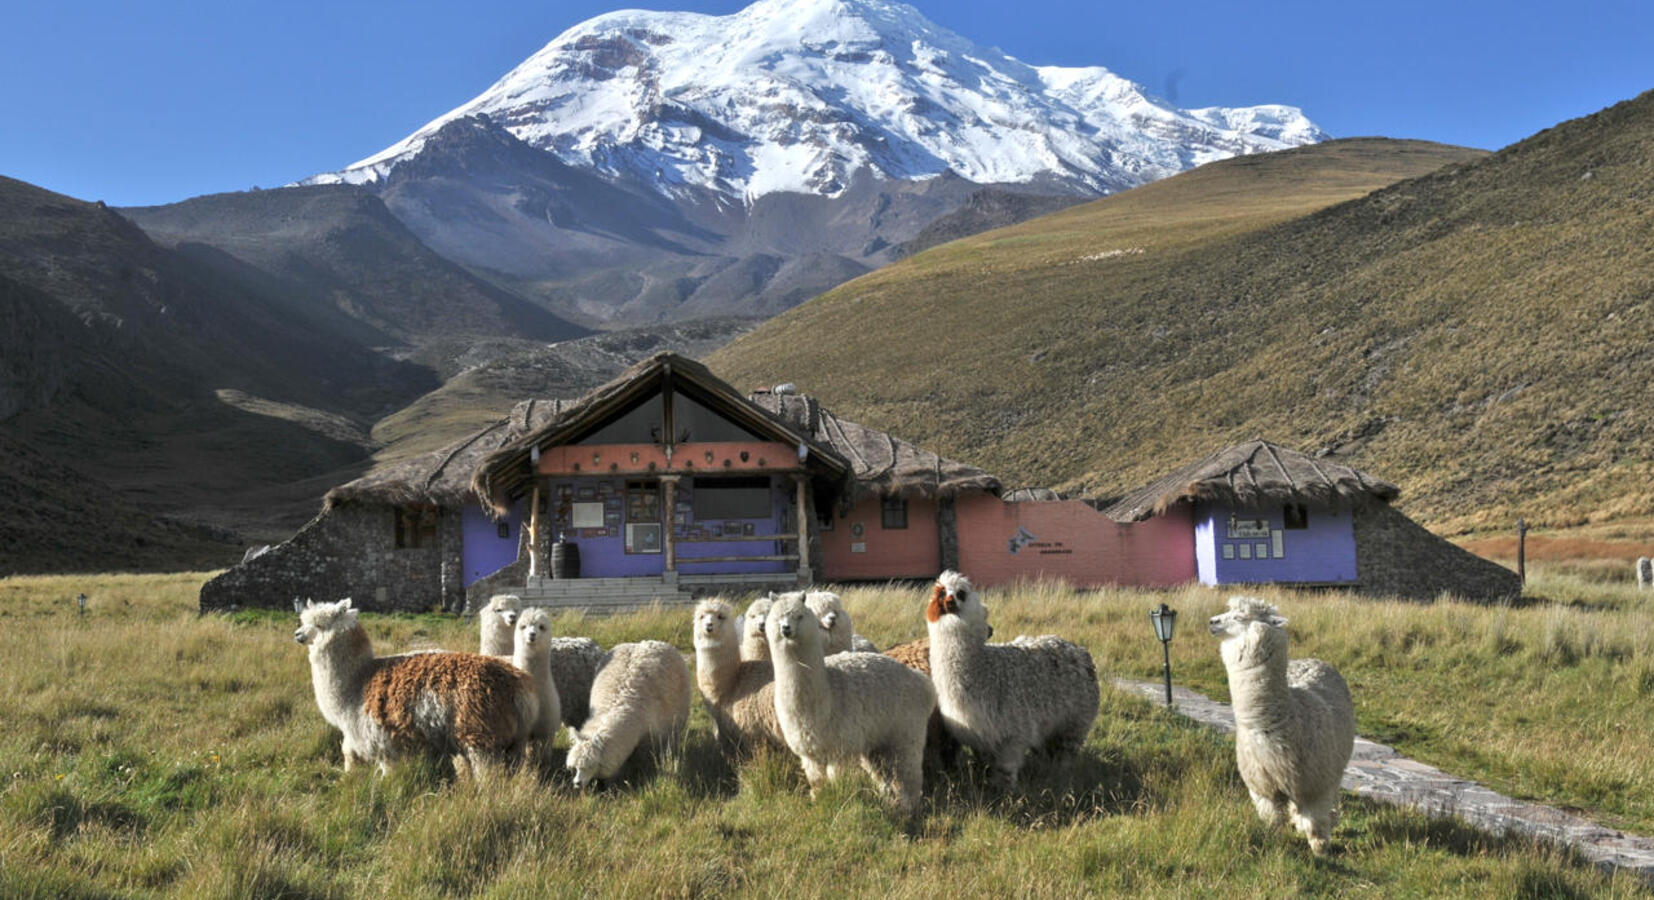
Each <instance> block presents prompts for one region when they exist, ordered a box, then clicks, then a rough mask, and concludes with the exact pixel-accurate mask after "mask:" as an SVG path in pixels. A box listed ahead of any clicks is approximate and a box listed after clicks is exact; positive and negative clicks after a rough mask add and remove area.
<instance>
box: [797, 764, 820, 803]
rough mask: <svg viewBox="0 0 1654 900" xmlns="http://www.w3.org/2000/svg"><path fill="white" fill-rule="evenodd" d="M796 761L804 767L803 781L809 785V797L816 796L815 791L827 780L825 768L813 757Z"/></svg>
mask: <svg viewBox="0 0 1654 900" xmlns="http://www.w3.org/2000/svg"><path fill="white" fill-rule="evenodd" d="M798 761H799V762H800V763H801V764H803V766H804V780H805V781H808V782H809V783H810V797H811V798H812V799H813V798H814V797H815V795H816V789H817V788H819V787H821V785H822V784H823V783H824V782H825V781H826V780H827V768H826V767H825V766H823V765H822V764H821V763H820V762H819V761H817V760H816V758H815V757H813V756H800V757H799V758H798Z"/></svg>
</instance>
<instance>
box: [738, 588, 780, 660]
mask: <svg viewBox="0 0 1654 900" xmlns="http://www.w3.org/2000/svg"><path fill="white" fill-rule="evenodd" d="M774 603H775V596H774V595H773V594H766V595H764V596H762V597H759V598H758V599H757V600H754V601H752V605H751V606H749V607H747V614H746V616H745V617H744V619H745V621H743V622H742V631H741V646H742V647H743V648H751V650H752V653H751V654H750V655H749V654H747V653H743V654H741V656H742V658H743V659H749V658H750V659H768V658H769V650H770V647H769V643H768V640H767V639H766V638H765V637H764V620H766V619H768V618H769V615H770V607H771V606H772V605H774Z"/></svg>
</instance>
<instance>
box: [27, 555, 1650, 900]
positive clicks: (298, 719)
mask: <svg viewBox="0 0 1654 900" xmlns="http://www.w3.org/2000/svg"><path fill="white" fill-rule="evenodd" d="M202 578H203V576H201V575H199V574H180V575H169V576H85V577H38V578H35V577H30V578H11V579H5V580H0V673H3V678H0V683H3V684H5V685H6V686H7V690H6V691H5V692H4V693H3V694H0V722H4V723H5V728H4V729H0V761H3V771H0V778H3V779H4V783H3V787H0V896H5V897H126V896H157V895H167V896H174V895H177V896H191V897H359V896H377V895H399V896H415V897H424V896H487V897H518V896H522V897H538V896H563V895H573V894H590V895H619V896H661V895H666V896H709V895H728V894H762V895H787V896H842V895H869V894H875V893H877V894H880V895H884V896H889V897H919V896H923V897H933V896H937V895H953V896H1004V895H1021V896H1065V897H1066V896H1076V895H1086V894H1090V895H1132V896H1212V895H1227V896H1272V897H1274V896H1308V895H1325V894H1334V893H1336V894H1341V895H1352V896H1383V897H1392V896H1417V897H1424V896H1432V897H1433V896H1441V895H1457V896H1487V897H1514V896H1530V897H1556V896H1564V897H1565V896H1631V895H1638V896H1640V895H1644V894H1645V893H1646V892H1647V889H1646V887H1645V886H1643V885H1641V884H1640V883H1638V882H1636V881H1634V880H1632V879H1630V878H1628V877H1625V876H1621V877H1619V878H1609V877H1607V876H1605V875H1603V874H1601V873H1599V872H1597V871H1596V870H1594V869H1592V868H1590V867H1588V866H1583V865H1580V864H1579V863H1577V862H1576V861H1574V860H1573V859H1571V858H1570V857H1569V856H1568V855H1567V854H1565V853H1561V852H1558V851H1556V850H1554V849H1551V848H1549V847H1546V846H1542V845H1534V844H1531V843H1529V842H1525V841H1507V840H1496V839H1493V838H1489V837H1485V836H1483V835H1481V834H1479V833H1477V832H1475V831H1473V830H1471V829H1469V828H1468V827H1465V826H1463V825H1460V824H1457V823H1454V822H1451V821H1430V820H1427V819H1425V818H1423V817H1421V816H1418V815H1414V814H1411V813H1405V812H1401V811H1398V810H1394V809H1390V808H1386V807H1380V806H1376V805H1372V804H1368V803H1365V802H1361V801H1357V800H1354V799H1353V798H1346V801H1345V807H1344V810H1345V812H1344V818H1343V822H1342V823H1341V824H1340V826H1339V828H1338V830H1337V831H1336V832H1335V833H1334V841H1335V844H1336V850H1335V852H1334V853H1333V854H1332V855H1330V856H1329V857H1327V858H1324V859H1316V858H1314V857H1312V856H1310V855H1309V853H1308V850H1307V848H1306V847H1305V845H1304V842H1303V841H1302V840H1301V839H1298V838H1296V837H1295V836H1292V835H1288V834H1286V833H1283V832H1276V831H1271V830H1270V829H1268V828H1266V827H1264V826H1263V825H1262V824H1261V823H1259V822H1258V821H1257V820H1256V818H1255V816H1254V815H1253V813H1252V810H1251V807H1250V804H1249V803H1247V801H1246V800H1245V792H1244V789H1243V788H1242V786H1241V784H1240V782H1239V778H1238V775H1237V774H1236V772H1235V768H1234V760H1233V745H1232V743H1231V742H1230V740H1229V739H1227V738H1225V737H1222V736H1220V735H1216V734H1214V733H1212V732H1209V731H1207V730H1205V729H1202V728H1200V727H1198V726H1195V725H1192V724H1190V723H1187V722H1185V721H1184V720H1182V719H1181V718H1179V717H1176V716H1174V715H1171V714H1168V713H1166V712H1164V711H1163V710H1161V709H1159V708H1158V707H1157V706H1155V705H1154V704H1151V703H1148V702H1145V701H1142V700H1139V699H1136V698H1133V697H1128V696H1126V695H1124V694H1121V693H1118V692H1115V691H1113V690H1111V689H1108V688H1105V689H1104V693H1103V708H1102V711H1101V714H1100V716H1099V718H1098V721H1097V725H1096V727H1095V729H1094V730H1093V732H1092V735H1091V738H1090V741H1089V743H1088V746H1087V750H1086V753H1085V754H1084V756H1083V757H1082V759H1081V760H1080V761H1079V762H1078V763H1077V764H1076V765H1074V766H1072V767H1069V768H1062V769H1058V770H1049V769H1047V770H1044V771H1041V770H1035V771H1033V772H1032V773H1031V777H1030V779H1029V781H1028V782H1027V790H1026V792H1025V793H1024V794H1023V795H1021V796H1017V797H1012V798H995V797H991V796H986V795H984V793H983V791H982V790H981V789H980V788H979V787H978V786H977V785H976V784H975V783H973V781H972V780H971V779H970V778H969V777H968V776H964V775H961V776H959V777H958V778H956V779H954V780H939V781H937V782H934V783H931V784H928V785H927V786H926V795H927V808H928V815H927V817H926V819H925V821H924V824H923V825H922V826H921V827H920V829H919V830H918V831H917V833H914V834H905V833H904V832H903V830H902V829H901V828H900V827H899V826H898V825H897V824H896V823H895V822H893V821H892V820H891V819H890V818H889V817H888V816H887V815H886V814H885V812H884V811H883V809H882V807H881V806H880V804H879V803H878V802H877V800H876V799H875V798H874V796H873V792H872V788H871V786H870V785H869V784H868V783H866V782H863V781H851V782H847V783H843V784H839V785H835V786H834V787H833V788H832V789H831V790H828V791H826V792H824V795H823V796H821V797H819V798H817V799H816V800H815V801H813V802H812V801H811V800H810V798H809V796H808V793H807V791H806V790H805V788H804V785H803V780H802V777H801V776H800V775H799V774H798V773H797V771H796V766H795V765H794V764H792V762H791V760H790V759H788V758H785V757H783V756H780V755H776V756H769V757H762V758H759V759H757V760H754V761H752V762H750V763H748V764H746V765H745V766H743V767H742V768H741V769H740V770H739V771H731V770H730V769H728V768H727V767H725V765H724V764H723V763H722V761H721V760H720V759H719V758H718V756H717V753H716V750H715V747H714V744H713V741H712V737H711V734H710V730H709V725H708V721H707V718H706V716H705V714H704V712H703V711H702V710H701V709H700V707H699V704H698V703H697V706H696V712H695V716H694V719H693V720H692V724H691V731H690V736H689V740H688V742H687V745H686V748H685V750H684V752H683V754H682V756H681V757H680V758H679V759H677V760H675V761H669V762H668V763H666V764H665V765H664V766H663V767H662V769H661V771H659V772H658V773H657V774H656V777H655V778H654V779H652V780H649V781H647V782H645V783H642V784H640V785H637V786H620V787H616V788H613V789H610V790H607V791H604V792H601V793H598V794H595V795H584V796H582V795H577V794H575V793H573V792H572V791H571V790H570V788H569V787H568V784H567V780H566V778H564V777H563V776H562V774H561V773H559V772H555V771H544V772H525V773H520V774H519V775H518V776H516V777H515V778H514V779H513V780H511V781H510V782H509V783H507V784H504V785H500V786H496V787H495V788H494V789H492V790H490V791H488V792H486V793H481V792H479V791H478V790H477V788H476V787H475V786H474V785H473V784H471V783H469V782H465V781H458V782H456V781H454V780H453V779H452V778H451V777H450V776H449V775H448V774H447V773H445V772H444V771H443V770H442V768H441V767H440V766H435V765H431V766H418V765H414V766H406V767H404V768H402V769H401V770H399V771H397V772H396V773H394V774H393V775H392V777H390V778H387V779H382V778H380V777H378V776H377V775H375V774H373V773H371V772H369V771H357V772H352V773H351V774H349V775H346V774H345V773H344V772H343V771H342V770H341V768H340V760H339V745H338V738H337V734H336V732H334V731H333V730H332V729H331V728H330V727H328V726H327V725H326V724H325V723H324V722H323V721H322V719H321V716H320V715H319V713H318V712H317V711H316V708H315V704H314V700H313V699H312V696H311V690H310V677H309V671H308V665H307V661H306V657H305V651H304V649H303V648H302V647H300V646H298V645H297V644H295V643H294V642H293V640H292V630H293V627H294V625H295V622H296V617H294V616H292V615H291V614H284V613H269V612H244V613H239V614H234V615H228V616H217V615H214V616H198V615H196V614H195V612H194V602H195V592H196V590H197V589H198V587H199V585H200V583H201V581H202ZM82 591H84V592H85V593H87V594H88V595H89V597H90V598H91V602H90V604H89V611H88V613H87V614H86V615H85V616H84V617H82V616H80V615H78V614H77V613H76V611H75V607H74V603H73V600H72V598H73V597H74V595H75V594H76V593H79V592H82ZM1531 593H1532V594H1533V595H1535V596H1544V597H1547V598H1549V599H1548V601H1547V602H1541V603H1535V604H1531V605H1527V606H1518V607H1514V608H1513V607H1492V608H1489V607H1478V606H1470V605H1464V604H1458V603H1450V602H1444V603H1440V604H1436V605H1432V606H1416V605H1408V604H1396V603H1378V602H1371V601H1362V600H1356V599H1353V598H1350V597H1347V596H1344V595H1340V594H1318V595H1297V594H1290V593H1279V594H1276V593H1273V592H1272V593H1271V596H1273V597H1275V599H1276V600H1277V601H1278V602H1279V603H1280V605H1281V607H1282V609H1283V612H1284V613H1285V614H1286V615H1288V616H1289V617H1291V619H1292V624H1291V626H1290V630H1291V631H1292V634H1293V638H1294V643H1295V649H1294V654H1295V655H1314V656H1320V657H1321V658H1324V659H1327V660H1329V661H1332V662H1334V663H1335V664H1337V665H1338V666H1339V667H1340V668H1341V669H1342V670H1343V672H1344V674H1345V676H1346V677H1347V678H1348V679H1349V681H1350V683H1351V686H1352V688H1353V690H1354V691H1355V694H1356V699H1357V707H1358V711H1359V717H1360V728H1361V731H1362V733H1363V734H1367V735H1369V736H1372V737H1375V738H1378V739H1381V740H1386V741H1389V742H1392V743H1394V744H1395V745H1396V746H1397V747H1399V748H1400V749H1401V750H1402V751H1403V752H1405V753H1408V754H1409V755H1412V756H1414V757H1416V758H1419V759H1421V760H1424V761H1426V762H1430V763H1432V764H1435V765H1438V766H1441V767H1442V768H1445V769H1447V770H1449V771H1452V772H1455V773H1456V774H1461V775H1465V776H1468V777H1472V778H1476V779H1479V780H1483V781H1485V782H1487V783H1489V784H1491V785H1492V786H1494V787H1496V788H1498V789H1500V790H1503V791H1506V792H1508V793H1512V794H1515V795H1518V796H1524V797H1533V798H1538V799H1541V800H1544V801H1546V802H1551V803H1557V804H1564V805H1569V806H1576V807H1579V808H1582V809H1585V810H1587V811H1588V812H1589V813H1590V814H1592V815H1595V816H1597V817H1599V818H1601V819H1602V820H1603V821H1605V822H1609V823H1612V824H1616V825H1620V826H1622V827H1625V828H1628V829H1631V830H1636V831H1641V832H1643V833H1650V832H1654V757H1651V754H1649V753H1648V749H1649V739H1648V735H1647V732H1646V722H1647V715H1646V710H1647V708H1648V703H1649V701H1650V696H1651V695H1654V652H1651V650H1654V648H1651V646H1650V644H1651V641H1654V626H1651V625H1650V620H1649V608H1650V604H1649V602H1648V601H1646V600H1643V599H1641V598H1639V597H1638V596H1637V595H1636V593H1635V592H1634V591H1632V590H1629V589H1627V588H1625V587H1624V586H1619V585H1601V584H1596V583H1593V582H1590V581H1588V580H1584V579H1580V578H1577V577H1574V576H1571V575H1568V576H1563V575H1558V576H1555V577H1551V578H1547V577H1544V576H1543V575H1542V574H1541V576H1539V577H1536V578H1535V580H1534V583H1533V589H1532V591H1531ZM1224 596H1226V595H1225V594H1223V593H1220V592H1216V591H1210V590H1206V589H1191V590H1187V591H1181V592H1176V593H1172V594H1170V595H1167V594H1159V593H1147V592H1131V591H1103V592H1084V593H1077V592H1074V591H1071V590H1068V589H1065V588H1062V587H1060V586H1055V585H1030V586H1026V587H1023V588H1020V589H1017V590H1012V591H993V592H990V593H989V595H988V597H987V600H988V602H989V604H990V607H991V609H992V620H993V621H994V622H995V623H996V628H997V629H998V631H999V633H1000V634H1001V635H1002V636H1004V637H1006V638H1008V637H1010V636H1012V635H1015V634H1017V633H1018V632H1028V633H1038V632H1044V631H1055V632H1060V633H1062V634H1064V635H1066V636H1068V637H1070V638H1073V639H1075V640H1079V641H1081V642H1083V643H1085V644H1086V645H1087V646H1088V647H1089V648H1090V649H1091V651H1092V653H1093V654H1094V656H1095V657H1096V659H1097V662H1098V668H1099V670H1100V671H1101V672H1103V673H1105V674H1108V675H1124V676H1128V677H1139V678H1153V677H1157V675H1158V672H1159V654H1160V649H1159V647H1158V645H1157V642H1156V641H1154V639H1153V637H1152V634H1151V631H1150V628H1149V625H1148V621H1147V615H1146V611H1147V609H1148V608H1149V607H1150V606H1151V605H1153V604H1156V603H1159V602H1160V601H1161V600H1165V601H1167V602H1169V603H1170V604H1171V605H1173V606H1174V607H1176V608H1177V609H1179V610H1180V611H1181V613H1182V623H1181V625H1180V629H1179V631H1180V634H1179V635H1178V637H1177V639H1176V640H1175V641H1174V642H1173V644H1172V651H1173V666H1174V671H1175V674H1176V677H1177V680H1178V682H1179V683H1181V684H1185V685H1188V686H1191V687H1194V688H1196V689H1199V690H1202V691H1204V692H1207V693H1208V694H1211V695H1213V696H1214V697H1217V698H1219V699H1222V698H1224V697H1225V696H1226V690H1225V685H1224V674H1223V670H1222V666H1221V663H1220V662H1219V660H1218V657H1217V649H1216V646H1215V643H1214V641H1213V639H1212V638H1211V637H1210V636H1208V635H1207V634H1206V633H1205V629H1204V627H1203V626H1204V620H1205V618H1206V617H1207V616H1209V615H1211V614H1212V613H1214V612H1216V611H1217V610H1218V609H1219V608H1220V607H1221V605H1222V602H1223V598H1224ZM845 600H846V603H847V605H848V606H849V608H850V610H851V611H852V613H853V614H854V615H855V616H856V623H857V630H858V631H861V632H862V633H864V634H867V635H868V636H870V637H872V638H873V639H874V640H875V641H877V642H878V643H879V644H880V645H881V646H884V645H888V644H890V643H893V642H896V641H899V640H904V639H907V638H910V637H916V636H918V635H919V634H920V633H921V632H922V621H921V618H920V615H919V608H920V602H921V595H920V593H919V592H918V591H916V590H914V589H912V588H879V589H870V588H854V589H850V590H847V591H846V592H845ZM364 618H365V621H366V624H367V627H368V629H369V631H370V632H371V633H372V635H373V637H374V640H375V642H376V644H377V646H378V648H379V650H380V652H392V651H397V650H405V649H410V648H415V647H424V646H439V647H449V648H455V649H471V648H473V647H474V646H475V633H474V631H473V628H474V625H473V624H471V623H466V622H459V621H455V620H452V619H448V618H445V617H441V616H373V615H369V616H365V617H364ZM688 618H689V617H688V613H687V611H685V610H674V611H656V612H645V613H640V614H637V615H632V616H624V617H616V618H609V619H590V620H585V619H581V618H579V617H577V616H573V615H566V616H564V617H562V618H561V619H560V620H559V622H558V626H559V631H560V632H565V633H586V634H590V635H592V636H593V637H595V638H597V639H598V640H599V641H601V642H602V643H604V644H605V645H609V644H612V643H615V642H618V641H623V640H632V639H637V638H642V637H657V638H662V639H666V640H670V641H672V642H673V643H675V644H677V645H678V646H679V647H682V648H684V649H687V648H688V639H689V628H688ZM558 756H560V753H557V754H554V758H555V757H558Z"/></svg>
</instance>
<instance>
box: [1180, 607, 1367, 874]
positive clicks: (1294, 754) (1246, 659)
mask: <svg viewBox="0 0 1654 900" xmlns="http://www.w3.org/2000/svg"><path fill="white" fill-rule="evenodd" d="M1210 628H1211V631H1212V634H1213V635H1215V636H1216V637H1217V638H1218V639H1219V640H1221V641H1222V643H1221V644H1219V645H1218V646H1219V650H1220V652H1221V653H1222V655H1223V664H1224V666H1225V667H1226V668H1227V669H1228V670H1229V696H1230V699H1231V700H1232V701H1233V703H1234V707H1235V759H1236V762H1237V763H1239V765H1240V774H1241V780H1242V781H1244V782H1246V789H1247V791H1248V792H1250V793H1251V795H1252V804H1253V805H1254V806H1256V807H1257V809H1258V815H1259V816H1260V817H1262V818H1263V820H1264V821H1266V822H1269V823H1271V824H1279V823H1280V822H1282V821H1283V820H1286V819H1290V820H1291V821H1292V824H1293V827H1295V828H1297V829H1298V831H1299V832H1301V833H1302V834H1303V835H1304V836H1305V837H1307V838H1309V848H1310V850H1311V851H1313V852H1315V853H1316V854H1321V853H1325V852H1326V850H1327V844H1328V840H1329V838H1330V837H1331V835H1332V828H1333V826H1334V825H1336V824H1337V823H1338V796H1339V794H1338V790H1339V782H1340V781H1342V780H1343V777H1344V767H1345V766H1346V765H1348V764H1349V761H1350V751H1351V750H1352V749H1353V748H1354V746H1355V706H1354V704H1353V703H1351V701H1350V689H1349V687H1348V686H1347V685H1345V684H1344V679H1343V678H1342V677H1341V676H1340V675H1339V674H1338V670H1337V669H1335V668H1333V667H1332V666H1330V665H1328V664H1326V663H1324V662H1322V661H1320V660H1318V659H1295V660H1292V661H1291V662H1288V661H1287V635H1286V619H1283V618H1281V616H1280V615H1279V614H1277V613H1276V611H1275V607H1273V606H1270V605H1269V604H1268V603H1265V602H1264V601H1262V600H1259V599H1258V598H1256V597H1230V598H1229V611H1228V612H1226V613H1222V614H1220V615H1216V616H1213V617H1212V619H1211V623H1210Z"/></svg>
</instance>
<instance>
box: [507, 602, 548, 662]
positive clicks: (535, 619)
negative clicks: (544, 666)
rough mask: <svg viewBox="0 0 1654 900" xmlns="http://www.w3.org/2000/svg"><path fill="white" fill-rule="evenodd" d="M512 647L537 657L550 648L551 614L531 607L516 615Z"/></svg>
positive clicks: (539, 608) (537, 607)
mask: <svg viewBox="0 0 1654 900" xmlns="http://www.w3.org/2000/svg"><path fill="white" fill-rule="evenodd" d="M515 635H516V636H515V638H514V642H513V645H514V646H515V647H516V648H517V649H519V650H526V651H527V653H528V655H529V656H539V655H540V654H542V653H545V652H547V651H548V650H549V649H550V647H551V641H550V637H551V613H549V612H547V611H546V610H545V608H544V607H539V606H533V607H530V608H528V609H527V610H524V611H523V612H521V613H518V614H517V625H516V630H515Z"/></svg>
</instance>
